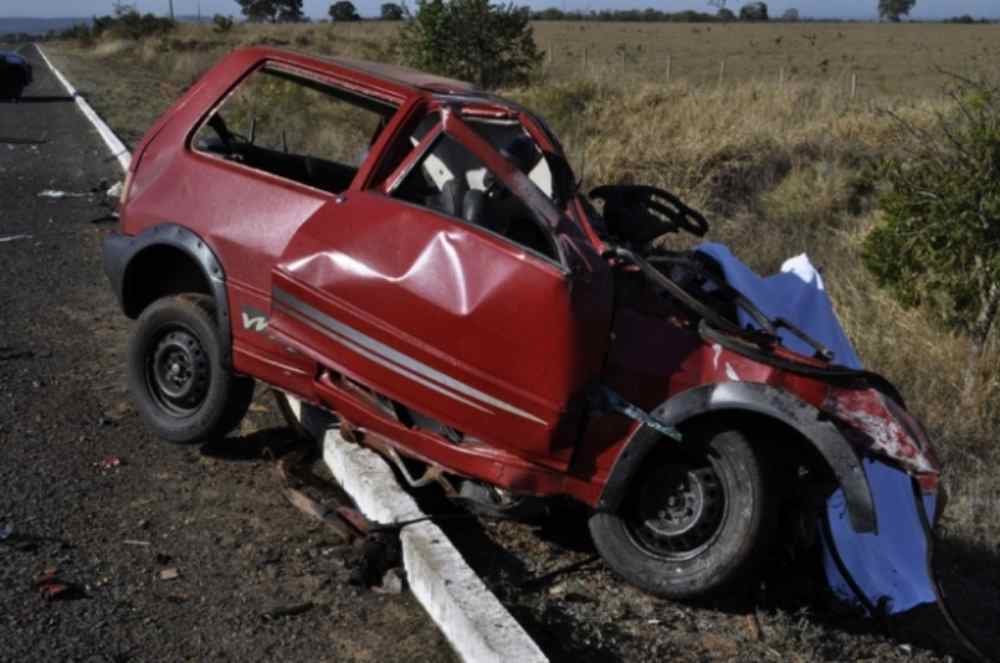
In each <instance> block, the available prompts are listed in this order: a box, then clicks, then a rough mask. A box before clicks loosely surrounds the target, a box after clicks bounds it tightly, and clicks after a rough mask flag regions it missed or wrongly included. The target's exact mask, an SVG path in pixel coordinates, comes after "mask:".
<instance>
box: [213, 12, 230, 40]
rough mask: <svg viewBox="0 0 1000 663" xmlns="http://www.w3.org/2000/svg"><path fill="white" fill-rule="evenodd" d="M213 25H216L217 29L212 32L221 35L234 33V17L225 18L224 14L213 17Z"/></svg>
mask: <svg viewBox="0 0 1000 663" xmlns="http://www.w3.org/2000/svg"><path fill="white" fill-rule="evenodd" d="M212 23H214V24H215V27H214V28H212V31H213V32H215V33H216V34H220V35H222V34H226V33H227V32H230V31H232V29H233V25H234V21H233V17H232V16H223V15H222V14H216V15H215V16H213V17H212Z"/></svg>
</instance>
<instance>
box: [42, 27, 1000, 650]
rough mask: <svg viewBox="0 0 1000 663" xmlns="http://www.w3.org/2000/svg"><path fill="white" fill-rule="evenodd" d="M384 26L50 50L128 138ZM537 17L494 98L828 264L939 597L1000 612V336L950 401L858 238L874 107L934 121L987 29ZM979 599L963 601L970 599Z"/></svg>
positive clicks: (930, 331)
mask: <svg viewBox="0 0 1000 663" xmlns="http://www.w3.org/2000/svg"><path fill="white" fill-rule="evenodd" d="M395 29H396V28H395V27H394V26H393V25H392V24H379V23H367V22H366V23H359V24H354V25H345V26H341V25H306V26H281V27H261V28H253V29H251V28H247V27H244V26H240V27H238V28H237V29H235V30H234V31H233V32H232V33H229V34H226V35H221V36H220V35H216V34H214V33H212V32H211V30H210V29H209V28H205V27H194V26H184V27H183V28H182V29H181V30H179V31H178V32H177V33H176V34H175V35H173V36H170V37H168V38H165V39H157V40H151V41H148V42H145V43H138V44H136V43H131V42H104V43H99V44H97V45H95V46H91V47H87V48H84V47H81V46H80V45H78V44H75V43H65V42H63V43H58V42H57V43H51V44H49V45H47V46H46V48H47V49H48V50H49V51H50V53H51V54H52V55H53V56H54V58H55V60H56V62H57V64H58V65H59V66H60V67H61V68H62V69H63V71H64V72H66V73H67V75H68V76H69V77H70V78H71V79H72V80H73V81H74V82H75V83H76V85H77V86H78V87H79V88H80V89H81V91H82V92H83V93H84V94H85V95H86V96H87V97H88V98H89V100H90V101H91V103H92V104H93V105H94V106H95V107H96V108H97V110H98V111H99V112H100V113H101V114H102V115H104V116H105V117H106V118H107V119H108V120H109V123H110V124H111V126H112V127H113V128H114V129H115V130H116V131H117V132H118V133H119V134H120V135H121V136H122V137H123V139H124V140H125V141H126V142H127V143H132V144H134V143H135V142H136V141H137V140H138V138H139V137H140V136H141V135H142V133H143V131H144V130H145V129H146V128H147V127H148V126H149V125H150V124H151V123H152V121H153V120H154V119H155V117H156V116H157V115H158V114H159V113H161V112H162V111H163V110H164V109H165V108H166V107H167V106H168V104H170V103H171V102H172V101H173V100H174V99H176V97H177V96H178V95H179V94H180V93H181V92H182V91H183V90H184V89H185V88H186V87H187V86H188V85H190V84H191V83H192V82H193V81H195V80H196V79H197V77H198V76H199V75H200V74H201V73H202V72H203V71H204V70H205V69H206V68H207V67H208V66H209V65H210V64H211V63H212V62H214V61H215V60H216V59H217V58H218V57H220V56H221V55H222V54H223V53H224V52H226V51H228V50H230V49H231V48H233V47H235V46H238V45H241V44H249V43H268V44H273V45H279V46H286V47H290V48H293V49H297V50H301V51H307V52H314V53H320V54H346V55H354V56H360V57H364V58H368V59H377V60H395V59H396V58H397V55H396V51H395V50H394V48H393V47H392V44H391V39H392V37H393V34H394V30H395ZM535 29H536V34H537V37H538V40H539V42H540V45H541V47H542V48H543V49H546V50H548V51H550V52H551V56H550V57H549V58H548V59H547V60H546V63H545V65H544V67H543V70H542V72H540V74H539V76H538V79H537V81H536V82H535V83H533V84H532V85H531V86H528V87H525V88H519V89H512V90H506V91H504V94H506V95H507V96H511V97H514V98H516V99H518V100H520V101H522V102H524V103H525V104H526V105H528V106H529V107H531V108H533V109H535V110H537V111H538V112H539V113H540V114H541V115H543V116H544V117H546V118H547V119H548V120H549V121H550V123H551V124H552V126H553V128H554V129H555V131H556V133H557V134H559V135H560V136H561V137H562V139H563V140H564V143H565V146H566V148H567V152H568V154H569V156H570V158H571V161H572V163H573V166H574V168H575V169H576V171H577V174H578V175H581V174H582V175H583V176H584V179H585V182H586V184H587V185H595V184H598V183H605V182H645V183H649V184H653V185H658V186H662V187H665V188H667V189H670V190H673V191H675V192H677V193H679V194H680V195H681V196H682V197H684V198H686V199H687V200H689V201H690V202H692V203H693V204H694V205H696V206H699V207H701V208H702V209H704V210H705V211H706V212H708V213H709V218H710V220H711V221H712V224H713V225H712V231H711V233H710V235H709V238H710V239H713V240H715V241H721V242H726V243H729V244H730V245H731V246H732V247H733V248H734V249H735V250H736V252H737V253H738V254H739V255H740V256H741V257H742V258H743V259H744V260H745V261H747V262H748V263H750V264H751V265H752V266H753V267H755V268H756V269H758V270H760V271H770V270H773V269H775V268H776V267H777V266H778V265H779V264H780V262H781V261H782V260H783V259H784V258H786V257H789V256H792V255H795V254H798V253H801V252H803V251H805V252H808V253H809V255H810V257H811V258H812V259H813V261H814V262H815V263H816V264H817V265H819V266H820V267H821V268H822V269H823V271H824V274H825V278H826V281H827V284H828V287H829V290H830V292H831V296H832V298H833V300H834V302H835V303H836V305H837V308H838V313H839V315H840V316H841V319H842V321H843V323H844V325H845V327H846V329H847V331H848V333H849V334H850V336H851V338H852V340H853V341H854V342H855V344H856V346H857V347H858V349H859V352H860V354H861V356H862V357H863V359H864V360H865V362H866V363H867V364H868V365H869V367H870V368H872V369H874V370H877V371H880V372H883V373H885V374H886V375H887V376H889V377H890V378H891V379H892V380H893V381H894V382H896V383H897V384H898V385H899V386H900V387H901V389H902V391H903V393H904V394H905V396H906V397H907V400H908V403H909V404H910V406H911V408H912V409H913V410H915V412H916V413H917V414H918V415H919V416H920V417H921V418H922V419H923V420H924V421H925V423H926V424H927V425H928V427H929V429H930V430H931V432H932V437H933V438H934V439H935V440H936V445H937V447H938V449H939V451H940V452H941V455H942V456H943V458H944V461H945V463H946V477H945V483H946V486H947V489H948V492H949V494H950V497H951V500H950V503H949V509H948V512H947V514H946V517H945V520H944V522H943V526H944V532H945V536H944V540H943V543H942V548H941V565H942V566H943V568H942V571H943V572H944V573H945V575H946V576H949V577H950V578H951V579H952V581H953V583H954V585H953V586H954V587H955V588H957V589H953V590H952V593H953V594H959V595H963V596H965V597H967V602H968V601H975V602H985V606H984V610H985V613H988V614H985V613H984V615H980V619H995V618H992V617H990V616H989V614H997V612H998V611H1000V601H998V598H997V596H998V595H1000V565H998V564H997V563H996V562H997V558H998V554H1000V550H998V542H1000V480H998V479H997V478H996V472H995V469H994V468H996V467H998V464H1000V451H998V447H997V439H998V437H1000V411H998V408H997V404H998V403H1000V377H998V374H997V371H996V370H995V367H996V366H998V361H1000V347H998V346H1000V343H998V342H997V338H996V336H997V334H996V333H994V338H993V341H992V343H991V345H990V347H989V348H988V350H987V359H986V361H985V362H984V364H983V366H984V368H983V371H982V374H981V375H980V376H979V388H978V390H977V391H976V394H975V396H973V397H972V398H969V397H965V396H963V391H962V384H963V370H964V369H965V367H966V365H967V356H968V344H967V342H966V340H965V339H963V338H961V337H958V336H955V335H953V334H950V333H948V332H945V331H943V330H941V329H939V328H937V327H935V326H934V325H933V324H932V323H931V319H930V316H929V315H927V314H925V312H923V311H920V310H916V311H904V310H902V309H901V308H900V306H899V305H898V304H897V303H896V302H894V301H893V300H892V299H891V297H889V296H888V295H887V294H886V293H885V292H883V291H881V290H879V289H878V288H877V287H876V286H875V285H874V283H873V282H872V280H871V278H870V276H869V274H868V273H867V272H866V271H865V270H864V268H863V267H862V265H861V263H860V260H859V255H860V249H859V247H860V242H861V240H862V238H863V237H864V235H865V233H866V232H867V230H868V229H869V228H871V226H872V224H873V223H874V221H875V219H876V218H877V213H878V212H877V210H875V209H874V202H873V201H874V197H873V193H874V192H875V191H876V185H875V183H873V182H872V181H871V179H870V177H869V176H868V175H867V174H866V173H867V165H868V164H870V163H871V162H872V161H873V160H874V159H877V158H879V157H881V156H885V155H887V154H888V153H889V152H890V151H891V150H892V147H891V145H892V138H893V135H894V132H895V131H897V129H896V127H895V125H894V124H893V123H892V122H891V121H890V119H889V118H888V117H887V115H886V114H885V113H884V112H883V111H884V110H885V109H891V110H893V111H894V112H895V113H897V114H900V115H902V116H905V117H907V118H909V119H911V120H912V121H914V122H916V123H918V124H921V123H928V122H930V121H931V120H932V118H933V114H934V112H936V111H939V110H942V109H944V108H945V104H946V101H945V97H944V95H943V94H942V92H943V90H942V85H943V84H944V83H945V81H946V80H947V77H946V76H945V75H944V74H942V73H941V71H940V70H941V69H944V70H949V71H954V72H959V73H963V74H969V73H982V72H996V71H997V69H998V65H1000V26H996V25H983V26H980V25H973V26H960V25H873V24H775V25H736V24H733V25H721V24H713V25H692V24H598V23H539V24H536V26H535ZM584 53H585V54H586V55H584ZM668 57H669V62H670V78H669V80H668V79H667V62H668ZM723 61H724V62H725V63H726V64H725V70H724V72H722V66H723V65H722V62H723ZM720 73H721V76H720ZM855 76H856V81H857V88H856V93H855V96H854V98H852V97H851V93H850V90H851V80H852V77H855ZM720 78H721V80H720ZM668 241H671V240H668ZM975 605H976V603H974V602H973V603H970V604H969V606H967V607H968V609H969V611H970V612H972V611H974V610H975ZM993 623H994V625H995V622H993ZM995 630H996V629H995V628H994V631H995Z"/></svg>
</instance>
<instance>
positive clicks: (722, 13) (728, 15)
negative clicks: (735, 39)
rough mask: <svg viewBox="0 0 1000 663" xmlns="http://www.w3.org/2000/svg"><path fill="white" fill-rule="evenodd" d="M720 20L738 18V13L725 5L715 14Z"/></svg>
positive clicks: (725, 20)
mask: <svg viewBox="0 0 1000 663" xmlns="http://www.w3.org/2000/svg"><path fill="white" fill-rule="evenodd" d="M715 17H716V18H718V19H719V20H720V21H723V22H726V23H728V22H729V21H735V20H736V14H734V13H733V10H732V9H726V8H725V7H720V8H719V13H718V14H716V15H715Z"/></svg>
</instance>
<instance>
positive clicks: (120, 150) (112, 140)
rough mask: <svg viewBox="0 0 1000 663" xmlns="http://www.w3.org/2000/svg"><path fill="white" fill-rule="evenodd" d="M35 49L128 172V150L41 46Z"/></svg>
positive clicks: (36, 46) (123, 168)
mask: <svg viewBox="0 0 1000 663" xmlns="http://www.w3.org/2000/svg"><path fill="white" fill-rule="evenodd" d="M35 48H37V49H38V53H39V55H41V56H42V59H43V60H45V64H47V65H48V66H49V69H51V70H52V73H53V74H55V76H56V78H57V79H59V82H60V83H62V86H63V87H64V88H66V92H67V93H68V94H69V96H71V97H73V100H74V101H75V102H76V105H77V106H79V107H80V110H81V111H82V112H83V114H84V116H85V117H86V118H87V119H88V120H90V123H91V124H93V125H94V128H95V129H97V133H98V134H100V135H101V138H102V139H103V140H104V144H105V145H107V146H108V149H109V150H111V154H112V156H114V157H115V158H116V159H118V163H119V165H121V167H122V170H124V171H128V167H129V164H130V163H131V162H132V154H131V152H129V149H128V148H127V147H125V144H124V143H123V142H121V140H120V139H119V138H118V136H116V135H115V132H114V131H112V130H111V127H109V126H108V125H107V123H106V122H105V121H104V120H102V119H101V116H100V115H98V114H97V112H96V111H94V109H93V108H92V107H91V106H90V104H88V103H87V100H86V99H84V98H83V97H82V96H81V95H80V93H79V92H77V90H76V88H74V87H73V85H72V84H71V83H70V82H69V81H68V80H67V79H66V77H65V76H63V75H62V72H60V71H59V70H58V69H56V67H55V65H53V64H52V61H51V60H49V58H48V56H47V55H45V51H43V50H42V47H41V45H40V44H38V43H36V44H35Z"/></svg>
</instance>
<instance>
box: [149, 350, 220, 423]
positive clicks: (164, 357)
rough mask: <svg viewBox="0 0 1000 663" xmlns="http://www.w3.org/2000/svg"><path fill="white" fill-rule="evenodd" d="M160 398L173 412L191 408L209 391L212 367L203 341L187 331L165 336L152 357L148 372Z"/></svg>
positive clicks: (152, 386) (155, 393)
mask: <svg viewBox="0 0 1000 663" xmlns="http://www.w3.org/2000/svg"><path fill="white" fill-rule="evenodd" d="M147 375H148V377H149V382H150V387H151V390H152V392H153V394H154V395H155V396H156V397H157V400H158V401H159V402H160V403H161V404H162V405H164V406H165V407H167V409H170V410H172V411H178V410H179V411H189V410H192V409H194V408H196V407H197V406H198V405H200V404H201V402H202V400H203V399H204V397H205V394H206V393H207V391H208V381H209V380H208V379H209V367H208V361H207V358H206V357H205V352H204V350H203V349H202V346H201V343H200V342H199V341H198V339H197V338H196V337H195V336H194V335H193V334H191V333H189V332H187V331H185V330H172V331H169V332H167V333H166V334H164V335H163V336H162V338H161V339H160V341H159V343H158V344H157V345H156V348H155V349H154V350H153V353H152V356H151V357H150V367H149V371H148V373H147Z"/></svg>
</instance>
